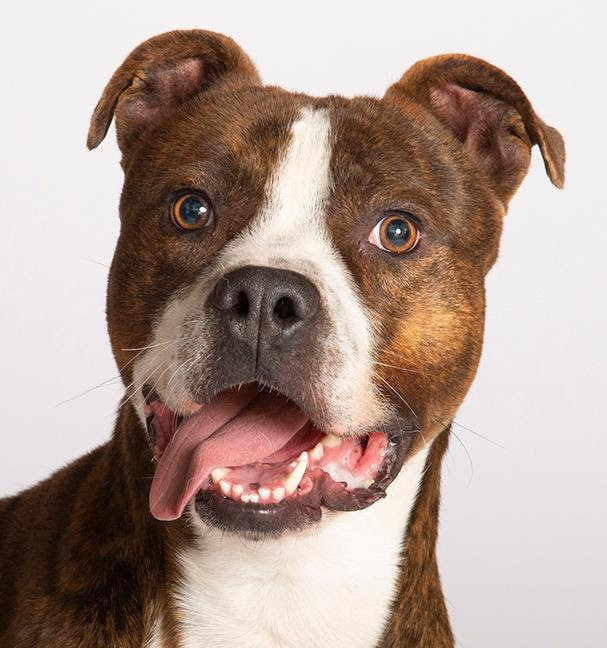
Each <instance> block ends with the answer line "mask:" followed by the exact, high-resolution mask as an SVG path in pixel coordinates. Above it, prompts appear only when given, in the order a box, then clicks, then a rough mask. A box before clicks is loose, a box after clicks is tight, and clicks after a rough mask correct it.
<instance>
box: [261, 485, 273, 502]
mask: <svg viewBox="0 0 607 648" xmlns="http://www.w3.org/2000/svg"><path fill="white" fill-rule="evenodd" d="M271 493H272V491H271V490H270V489H269V488H260V489H259V497H261V499H262V500H267V499H268V497H270V495H271Z"/></svg>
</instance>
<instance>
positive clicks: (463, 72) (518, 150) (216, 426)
mask: <svg viewBox="0 0 607 648" xmlns="http://www.w3.org/2000/svg"><path fill="white" fill-rule="evenodd" d="M471 79H473V80H474V83H472V82H471ZM125 88H126V89H125ZM114 114H115V117H116V124H117V130H118V138H119V142H120V145H121V148H122V151H123V154H124V157H123V167H124V170H125V176H126V177H125V185H124V191H123V195H122V200H121V218H122V225H121V234H120V239H119V242H118V246H117V249H116V255H115V257H114V262H113V264H112V270H111V274H110V285H109V292H108V322H109V328H110V335H111V339H112V344H113V349H114V353H115V355H116V358H117V361H118V363H119V365H120V367H121V371H122V374H123V377H124V380H125V382H127V384H128V385H129V394H130V397H131V402H132V403H133V404H134V405H135V407H136V409H137V411H138V413H139V415H140V417H141V420H142V422H144V423H145V424H146V425H147V429H148V436H149V440H150V445H151V449H152V452H153V453H154V454H155V456H156V458H157V459H158V460H159V463H158V466H157V469H156V474H155V478H154V481H153V484H152V488H151V496H150V504H151V510H152V513H153V514H154V515H155V516H156V517H158V518H159V519H174V518H176V517H179V516H180V515H181V514H182V512H183V510H184V507H185V506H186V505H187V504H188V503H189V502H193V503H194V509H195V510H196V512H197V513H198V514H199V515H200V516H201V517H202V518H203V520H205V521H206V522H209V523H211V524H215V525H217V526H220V527H222V528H225V529H228V530H233V531H239V532H245V533H250V532H253V533H263V532H270V533H279V532H281V531H285V530H288V529H298V528H301V527H303V526H305V525H306V524H308V523H310V522H315V521H317V520H319V519H320V517H321V514H322V510H323V509H328V510H340V511H349V510H356V509H360V508H363V507H366V506H370V505H372V504H373V503H374V502H375V501H376V500H377V499H378V498H380V497H383V496H385V495H386V489H387V487H388V485H389V484H390V482H391V481H392V480H393V479H394V478H395V476H396V475H397V474H398V472H399V471H400V469H401V467H402V465H403V461H404V459H405V457H406V456H407V455H408V454H410V453H413V452H415V451H417V450H418V449H419V448H420V447H421V446H422V445H423V444H425V443H428V442H430V441H431V439H432V438H433V437H434V436H435V435H436V434H437V433H438V432H439V431H440V430H441V429H443V428H444V427H446V426H447V425H448V423H449V421H450V420H451V418H452V416H453V414H454V412H455V410H456V409H457V407H458V406H459V404H460V403H461V401H462V399H463V397H464V395H465V393H466V391H467V389H468V387H469V385H470V382H471V380H472V378H473V376H474V373H475V370H476V366H477V363H478V359H479V355H480V350H481V343H482V332H483V321H484V289H483V283H484V277H485V274H486V272H487V270H488V269H489V268H490V266H491V265H492V263H493V261H494V259H495V257H496V255H497V249H498V240H499V234H500V230H501V225H502V218H503V215H504V213H505V208H506V205H507V202H508V200H509V198H510V196H511V195H512V193H513V192H514V190H515V189H516V187H517V186H518V183H519V182H520V180H521V179H522V177H523V176H524V174H525V172H526V169H527V166H528V163H529V149H530V146H531V145H532V144H533V143H539V144H540V146H541V148H542V152H543V154H544V158H545V160H546V164H547V169H548V171H549V173H550V175H551V178H552V179H553V181H554V182H555V183H557V184H559V183H561V182H562V150H561V147H562V144H561V141H560V137H559V136H558V133H556V131H554V130H553V129H550V128H549V127H547V126H545V125H544V124H543V122H541V120H539V118H537V117H536V116H535V114H534V113H533V111H532V109H531V107H530V106H529V103H528V101H527V100H526V98H525V97H524V95H523V94H522V92H521V91H520V89H519V88H518V86H516V84H514V82H513V81H512V80H511V79H509V78H508V77H507V76H506V75H505V74H504V73H502V72H500V71H497V70H496V69H495V68H492V67H491V66H489V65H488V64H486V63H483V62H481V61H478V60H476V59H471V58H469V57H462V56H459V57H439V58H437V59H431V60H429V61H425V62H422V63H420V64H418V65H417V66H414V68H412V70H411V71H409V72H408V73H407V74H406V75H405V76H404V77H403V79H401V81H400V82H399V83H397V84H395V85H394V86H393V87H392V88H390V90H389V91H388V93H387V94H386V96H385V97H384V98H383V99H381V100H376V99H370V98H356V99H344V98H341V97H328V98H324V99H313V98H310V97H307V96H303V95H298V94H291V93H287V92H285V91H283V90H280V89H277V88H272V87H263V86H262V85H261V84H260V82H259V79H258V77H257V74H256V72H255V70H254V68H253V67H252V65H251V63H250V62H249V60H248V59H247V58H246V56H245V55H244V54H243V53H242V52H241V50H240V49H239V48H238V47H237V46H236V45H235V44H234V43H233V42H232V41H231V40H229V39H227V38H225V37H221V36H219V35H216V34H210V33H208V32H174V33H172V34H167V35H164V36H160V37H157V38H156V39H152V40H151V41H148V42H147V43H145V44H143V45H142V46H140V47H139V48H138V49H137V50H135V52H134V53H133V54H132V55H131V56H130V57H129V58H128V59H127V60H126V61H125V63H124V64H123V66H122V67H121V68H120V69H119V70H118V71H117V72H116V74H115V75H114V78H113V79H112V81H111V82H110V84H109V85H108V88H106V91H105V93H104V96H103V97H102V99H101V101H100V103H99V105H98V107H97V110H96V112H95V115H94V117H93V123H92V127H91V133H90V136H89V145H90V146H96V145H97V144H98V143H99V141H101V139H102V138H103V135H104V134H105V130H106V129H107V126H108V125H109V121H110V120H111V118H112V116H113V115H114ZM142 452H146V448H142ZM388 496H389V491H388ZM346 514H347V513H346Z"/></svg>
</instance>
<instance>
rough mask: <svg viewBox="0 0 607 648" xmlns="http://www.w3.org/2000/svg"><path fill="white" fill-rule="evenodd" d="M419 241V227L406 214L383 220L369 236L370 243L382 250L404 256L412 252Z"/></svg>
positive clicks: (397, 214)
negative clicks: (405, 253)
mask: <svg viewBox="0 0 607 648" xmlns="http://www.w3.org/2000/svg"><path fill="white" fill-rule="evenodd" d="M418 241H419V230H418V228H417V225H416V224H415V223H414V222H413V220H412V219H411V218H409V217H408V216H407V215H405V214H401V213H394V214H390V215H388V216H386V217H385V218H382V219H381V220H380V221H379V223H377V225H376V226H375V227H374V228H373V230H372V231H371V234H369V243H372V244H373V245H375V246H376V247H378V248H379V249H380V250H385V251H386V252H393V253H394V254H402V253H403V252H411V250H412V249H413V248H414V247H415V246H416V245H417V243H418Z"/></svg>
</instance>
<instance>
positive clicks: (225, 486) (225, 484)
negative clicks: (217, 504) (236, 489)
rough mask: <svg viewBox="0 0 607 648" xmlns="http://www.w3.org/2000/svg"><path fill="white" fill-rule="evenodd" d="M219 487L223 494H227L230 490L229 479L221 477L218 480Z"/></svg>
mask: <svg viewBox="0 0 607 648" xmlns="http://www.w3.org/2000/svg"><path fill="white" fill-rule="evenodd" d="M219 488H220V489H221V492H222V493H223V494H224V495H229V494H230V491H231V490H232V484H230V482H229V481H226V480H225V479H222V480H220V481H219Z"/></svg>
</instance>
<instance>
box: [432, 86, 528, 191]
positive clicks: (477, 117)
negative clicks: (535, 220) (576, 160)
mask: <svg viewBox="0 0 607 648" xmlns="http://www.w3.org/2000/svg"><path fill="white" fill-rule="evenodd" d="M430 101H431V103H432V106H433V108H434V111H435V112H436V114H437V116H438V117H439V118H440V119H441V121H443V122H444V123H445V124H447V125H448V126H449V128H450V129H451V131H452V132H453V134H454V135H455V136H456V137H457V138H458V139H459V140H460V141H461V142H462V143H463V144H464V145H465V147H466V148H467V149H468V150H469V152H470V153H471V154H472V155H474V157H476V158H477V159H478V160H479V162H480V164H481V166H482V167H483V168H484V169H485V171H486V172H487V173H488V174H489V175H490V176H491V177H492V179H493V180H494V181H495V182H498V183H499V184H500V185H501V188H502V189H503V191H504V192H505V193H506V194H510V193H512V192H514V191H515V189H516V187H518V185H519V184H520V182H521V181H522V179H523V177H524V176H525V174H526V173H527V169H528V166H529V162H530V160H531V152H530V147H531V141H530V139H529V136H528V135H527V132H526V130H525V125H524V123H523V119H522V117H521V116H520V114H519V113H518V112H517V111H516V110H515V109H514V108H512V107H511V106H510V105H508V104H507V103H505V102H503V101H501V100H499V99H497V98H495V97H493V96H490V95H487V94H484V93H483V92H477V91H476V90H470V89H468V88H463V87H461V86H458V85H456V84H454V83H449V84H446V85H444V86H441V87H437V88H433V89H432V90H431V91H430Z"/></svg>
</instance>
